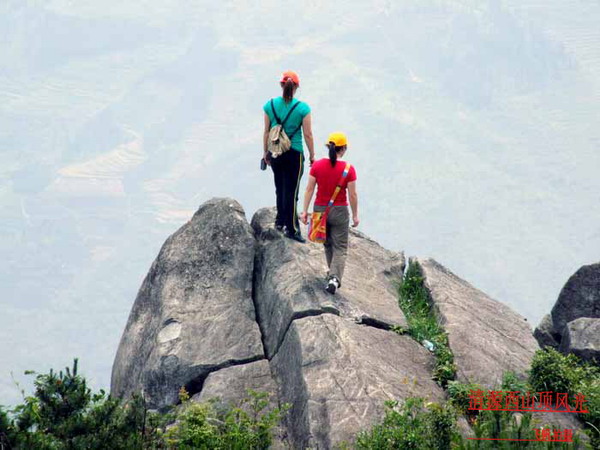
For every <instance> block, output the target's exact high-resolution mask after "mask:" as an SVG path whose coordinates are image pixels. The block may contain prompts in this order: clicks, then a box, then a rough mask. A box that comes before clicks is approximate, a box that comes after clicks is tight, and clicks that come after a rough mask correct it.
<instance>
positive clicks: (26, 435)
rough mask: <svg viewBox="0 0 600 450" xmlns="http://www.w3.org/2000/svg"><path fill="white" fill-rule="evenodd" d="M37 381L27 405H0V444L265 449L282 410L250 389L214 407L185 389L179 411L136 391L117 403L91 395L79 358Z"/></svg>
mask: <svg viewBox="0 0 600 450" xmlns="http://www.w3.org/2000/svg"><path fill="white" fill-rule="evenodd" d="M27 373H29V374H33V373H34V372H27ZM34 386H35V393H34V395H32V396H27V397H25V398H24V403H22V404H20V405H17V406H16V407H14V408H13V409H12V410H8V411H6V410H3V409H2V408H0V449H4V448H10V449H15V450H16V449H27V450H28V449H36V450H37V449H40V450H63V449H69V450H70V449H86V450H87V449H110V450H113V449H115V450H118V449H124V450H129V449H142V448H143V449H163V448H182V449H184V448H206V449H208V448H211V449H212V448H215V449H218V448H222V449H225V448H227V449H258V448H261V449H262V448H267V447H268V446H269V445H270V442H271V440H272V436H271V435H272V429H273V427H274V426H275V425H276V424H277V423H278V422H279V420H280V419H281V414H282V412H281V410H279V409H274V410H272V411H266V407H267V405H268V398H267V397H268V394H266V393H259V392H254V391H250V398H247V399H244V400H242V402H241V403H240V405H239V406H238V407H236V408H224V407H220V408H218V407H217V406H216V405H215V403H214V402H212V403H207V404H192V403H191V402H188V400H189V396H188V395H187V393H186V392H185V390H183V391H182V392H180V398H181V400H182V401H183V403H184V405H183V407H182V408H180V411H179V412H177V411H173V412H166V413H157V412H151V411H149V410H148V409H147V407H146V404H145V402H144V400H143V398H142V397H141V396H139V395H133V396H132V398H131V399H130V400H128V401H127V402H122V401H121V400H119V399H116V398H112V397H110V396H107V395H106V393H105V392H104V391H103V390H101V391H100V392H99V393H96V394H92V393H91V390H90V389H89V388H88V387H87V385H86V381H85V379H84V378H83V377H82V376H80V375H79V374H78V373H77V359H75V361H74V364H73V368H72V369H70V368H66V370H65V372H64V373H63V372H62V371H61V372H59V373H55V372H54V371H53V370H50V372H49V373H48V374H39V375H37V376H36V379H35V381H34ZM287 408H288V406H287V405H285V407H284V409H287ZM173 423H175V425H173ZM169 426H170V427H171V428H170V429H169V430H168V431H166V430H167V429H168V428H169Z"/></svg>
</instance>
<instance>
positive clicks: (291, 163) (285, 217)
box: [263, 70, 315, 242]
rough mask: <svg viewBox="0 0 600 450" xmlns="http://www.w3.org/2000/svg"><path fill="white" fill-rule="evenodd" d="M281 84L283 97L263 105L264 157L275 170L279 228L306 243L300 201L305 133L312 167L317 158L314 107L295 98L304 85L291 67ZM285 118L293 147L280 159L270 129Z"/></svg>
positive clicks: (284, 127)
mask: <svg viewBox="0 0 600 450" xmlns="http://www.w3.org/2000/svg"><path fill="white" fill-rule="evenodd" d="M279 83H280V85H281V88H282V90H283V93H282V96H281V97H276V98H273V99H270V100H269V101H268V102H267V103H265V105H264V106H263V111H264V119H265V129H264V133H263V159H264V160H265V162H266V163H267V164H269V165H270V166H271V168H272V169H273V175H274V178H275V196H276V198H277V201H276V204H277V216H276V218H275V227H276V228H277V229H278V230H279V231H283V230H284V228H285V235H286V236H287V237H289V238H291V239H294V240H296V241H298V242H306V241H305V239H304V238H303V237H302V234H301V233H300V224H299V220H298V212H297V209H296V204H297V202H298V188H299V186H300V179H301V178H302V174H303V173H304V150H303V148H302V136H303V135H304V141H305V142H306V146H307V147H308V152H309V161H310V165H311V166H312V163H313V161H314V160H315V150H314V144H313V136H312V127H311V117H310V106H308V105H307V104H306V103H305V102H301V101H299V100H297V99H295V98H294V94H295V93H296V90H297V89H298V87H299V86H300V78H299V77H298V74H296V73H295V72H293V71H291V70H290V71H287V72H284V73H283V75H282V77H281V80H280V82H279ZM286 117H287V119H286ZM282 121H284V123H283V129H284V130H285V133H286V134H287V135H288V137H289V138H290V141H291V148H290V150H288V151H287V152H284V153H282V154H281V155H279V156H278V157H277V158H273V157H272V155H271V154H270V152H269V151H268V150H267V141H268V137H269V130H270V129H271V128H272V127H274V126H275V125H277V124H278V123H281V122H282Z"/></svg>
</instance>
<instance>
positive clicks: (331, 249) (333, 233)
mask: <svg viewBox="0 0 600 450" xmlns="http://www.w3.org/2000/svg"><path fill="white" fill-rule="evenodd" d="M313 209H314V211H316V212H322V211H325V209H326V207H325V206H318V205H315V206H314V208H313ZM349 227H350V214H349V212H348V207H347V206H332V207H331V208H330V210H329V214H328V215H327V240H326V241H325V245H324V246H325V258H326V259H327V267H328V269H329V271H328V272H327V275H328V276H335V277H336V278H337V279H338V280H340V286H341V285H342V277H343V276H344V267H345V266H346V256H347V255H348V234H349V232H350V228H349Z"/></svg>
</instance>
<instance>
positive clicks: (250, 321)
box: [111, 198, 265, 408]
mask: <svg viewBox="0 0 600 450" xmlns="http://www.w3.org/2000/svg"><path fill="white" fill-rule="evenodd" d="M254 242H255V241H254V235H253V233H252V229H251V228H250V226H249V224H248V222H247V220H246V218H245V216H244V210H243V209H242V207H241V206H240V204H239V203H238V202H236V201H235V200H232V199H227V198H225V199H213V200H210V201H208V202H206V203H204V204H203V205H202V206H201V207H200V208H199V209H198V211H197V212H196V214H194V216H193V218H192V219H191V220H190V221H189V222H188V223H186V224H185V225H184V226H182V227H181V228H180V229H179V230H178V231H177V232H175V233H174V234H173V235H172V236H170V237H169V238H168V239H167V241H166V242H165V244H164V245H163V247H162V248H161V250H160V253H159V254H158V257H157V258H156V260H155V261H154V262H153V264H152V267H151V268H150V271H149V273H148V275H147V276H146V278H145V279H144V282H143V284H142V286H141V288H140V290H139V293H138V295H137V298H136V300H135V302H134V304H133V308H132V310H131V313H130V316H129V320H128V321H127V325H126V327H125V331H124V332H123V336H122V338H121V343H120V345H119V348H118V351H117V355H116V357H115V362H114V365H113V370H112V378H111V393H112V394H113V395H115V396H119V397H126V396H128V395H130V394H132V393H133V392H134V391H142V390H143V392H144V395H145V397H146V400H147V401H148V404H149V405H150V407H152V408H163V407H165V406H167V405H172V404H174V403H176V402H177V399H178V391H179V389H180V387H182V386H185V387H186V388H187V389H188V391H190V393H191V394H192V395H193V394H195V393H196V392H199V391H200V390H202V385H203V383H204V380H205V379H206V377H207V376H208V375H209V374H211V373H212V372H214V371H217V370H222V369H224V368H226V367H230V366H233V365H237V364H243V363H247V362H252V361H257V360H260V359H264V357H265V356H264V352H263V346H262V342H261V335H260V330H259V328H258V324H257V322H256V320H255V311H254V304H253V301H252V273H253V272H252V269H253V261H254Z"/></svg>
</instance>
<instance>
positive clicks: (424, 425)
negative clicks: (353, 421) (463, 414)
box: [356, 398, 460, 449]
mask: <svg viewBox="0 0 600 450" xmlns="http://www.w3.org/2000/svg"><path fill="white" fill-rule="evenodd" d="M385 407H386V414H385V418H384V419H383V422H382V423H381V424H380V425H375V426H374V427H373V428H372V429H371V430H369V431H364V432H361V433H359V434H358V436H357V438H356V448H357V449H447V448H450V445H451V443H452V442H457V441H459V440H460V436H459V435H458V433H457V431H456V427H455V421H456V418H455V414H454V410H453V409H452V408H451V407H449V406H448V405H439V404H437V403H428V404H427V405H424V401H423V399H421V398H410V399H408V400H406V403H404V405H402V406H401V407H399V406H398V402H396V401H387V402H386V403H385Z"/></svg>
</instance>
